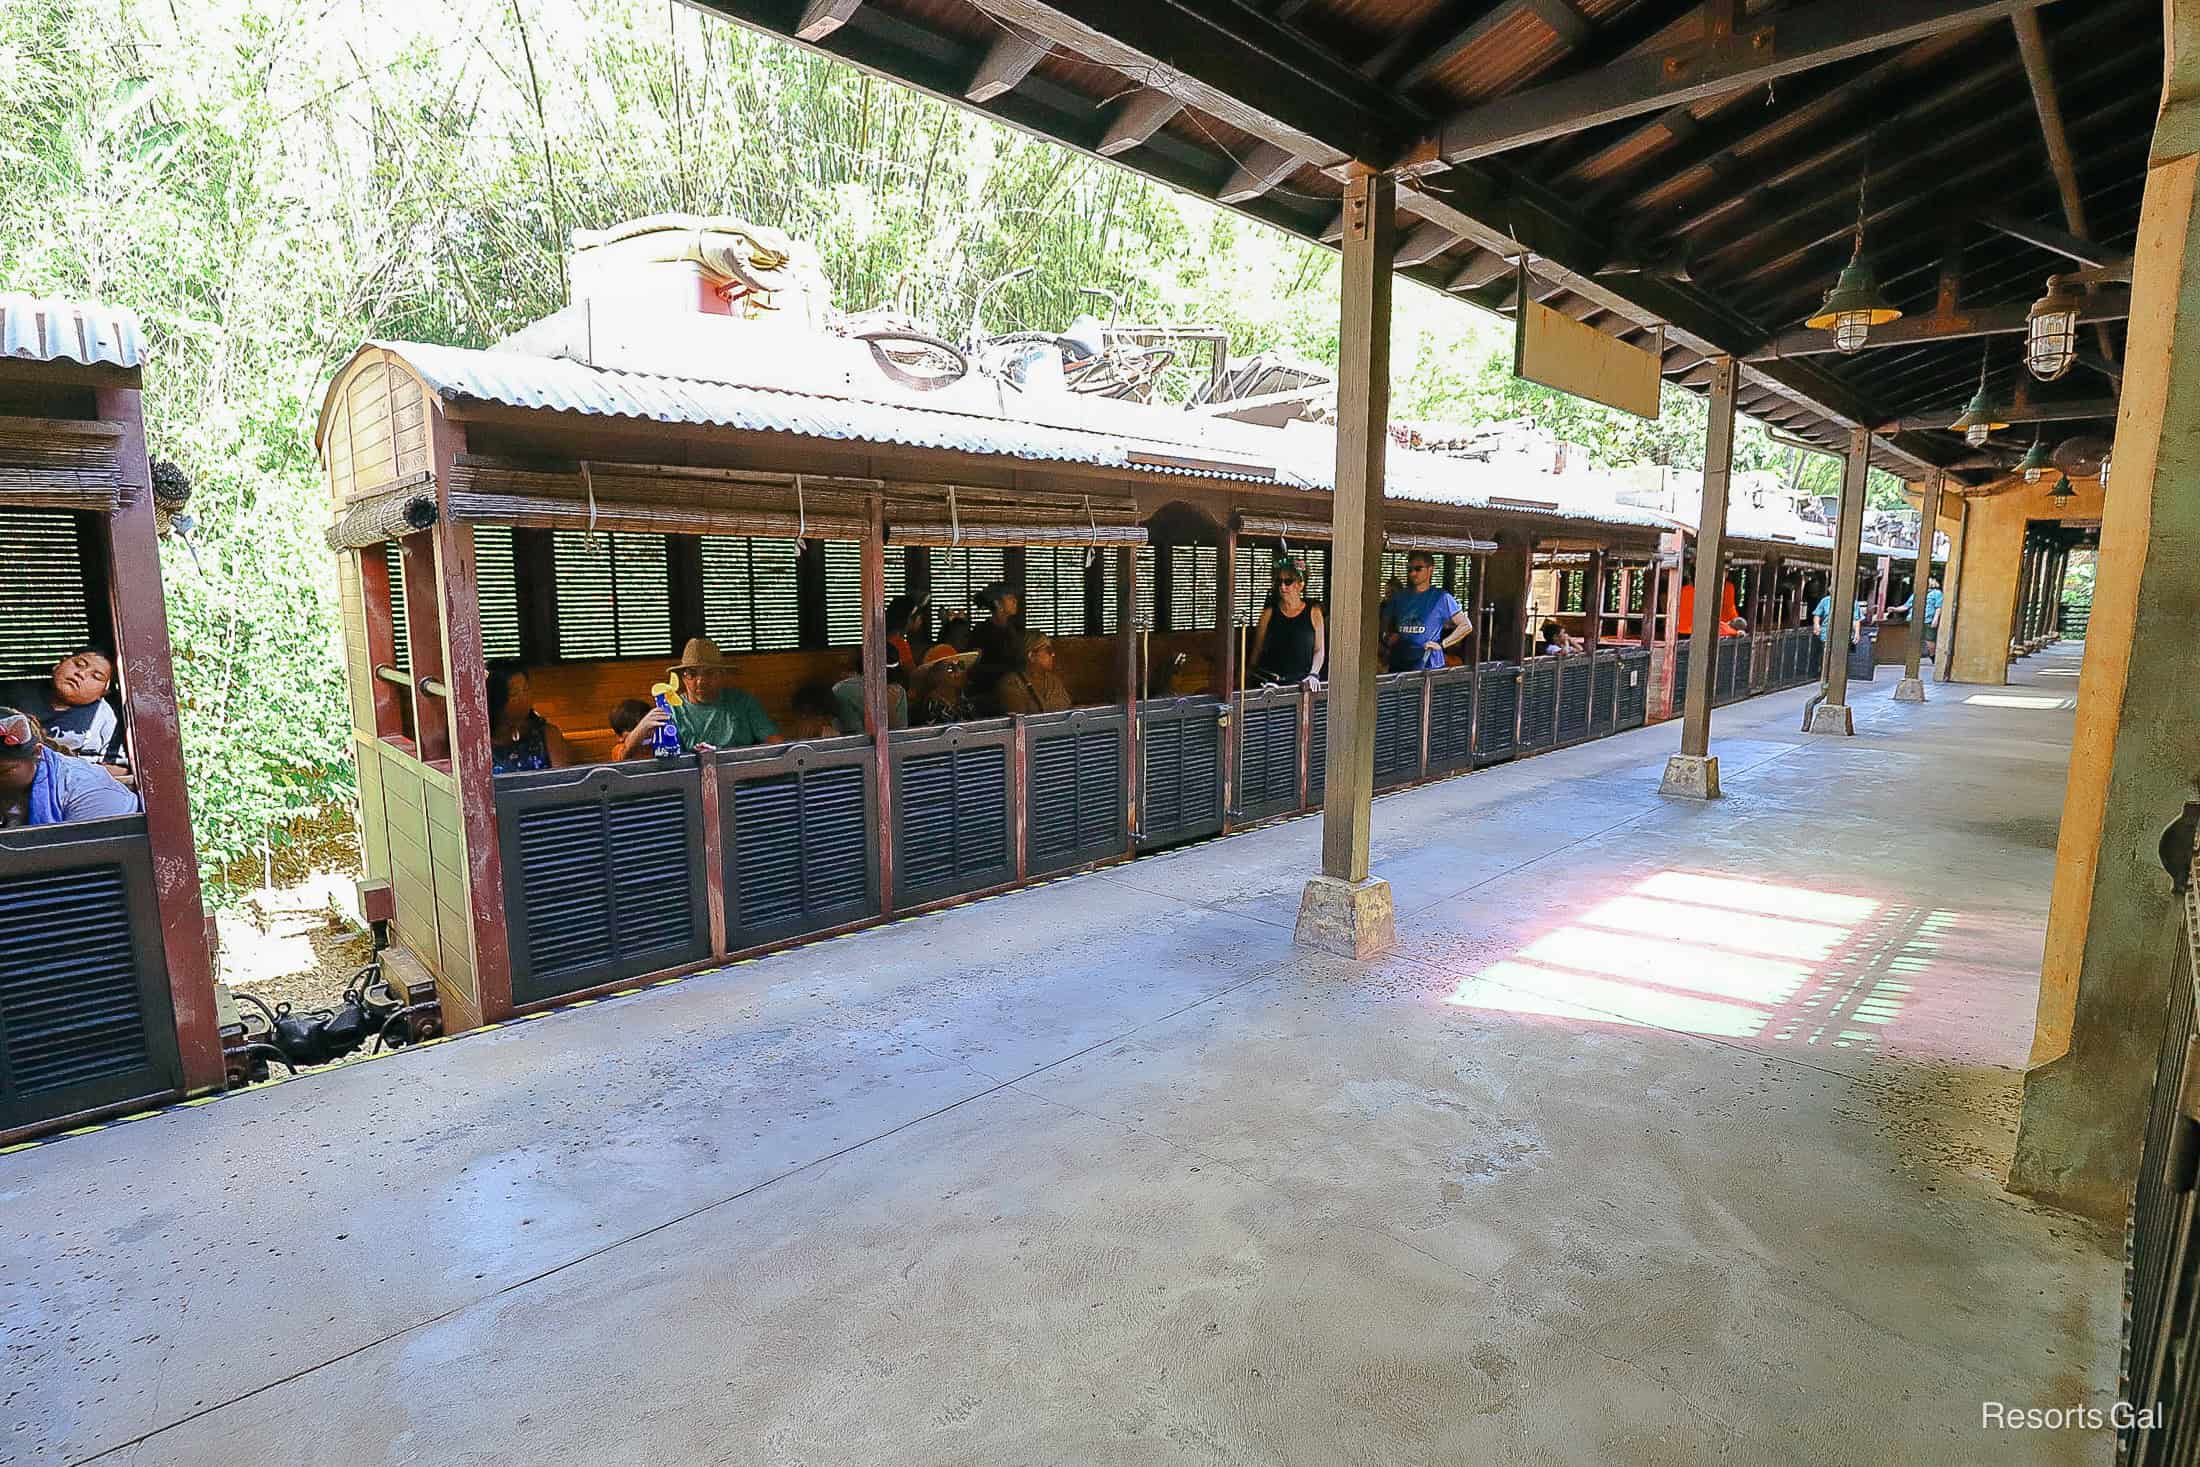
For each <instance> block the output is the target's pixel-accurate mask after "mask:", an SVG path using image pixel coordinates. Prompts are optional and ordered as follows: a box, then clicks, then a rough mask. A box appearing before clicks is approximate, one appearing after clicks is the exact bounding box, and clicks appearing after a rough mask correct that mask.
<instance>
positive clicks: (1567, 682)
mask: <svg viewBox="0 0 2200 1467" xmlns="http://www.w3.org/2000/svg"><path fill="white" fill-rule="evenodd" d="M1557 673H1558V728H1557V733H1556V738H1557V741H1558V742H1559V743H1562V744H1570V743H1572V742H1573V741H1574V740H1576V739H1582V738H1587V737H1588V735H1589V662H1588V659H1587V658H1582V657H1568V658H1565V659H1563V660H1561V661H1560V662H1559V663H1558V665H1557Z"/></svg>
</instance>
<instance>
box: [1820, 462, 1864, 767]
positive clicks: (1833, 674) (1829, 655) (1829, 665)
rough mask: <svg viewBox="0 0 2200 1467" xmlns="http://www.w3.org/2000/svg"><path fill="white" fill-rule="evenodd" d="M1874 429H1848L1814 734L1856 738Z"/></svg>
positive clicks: (1828, 590) (1827, 591) (1828, 589)
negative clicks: (1853, 691) (1854, 663)
mask: <svg viewBox="0 0 2200 1467" xmlns="http://www.w3.org/2000/svg"><path fill="white" fill-rule="evenodd" d="M1871 448H1872V435H1871V430H1870V429H1869V428H1852V429H1850V430H1849V452H1848V462H1847V464H1846V466H1845V470H1844V472H1843V473H1842V475H1841V525H1840V531H1839V533H1838V534H1837V535H1836V536H1835V538H1834V544H1833V584H1832V585H1831V586H1829V587H1828V588H1827V590H1826V595H1827V597H1828V598H1829V599H1830V600H1831V602H1832V604H1831V606H1829V607H1828V609H1827V610H1828V614H1827V617H1826V673H1825V678H1826V699H1825V701H1824V702H1823V703H1820V704H1819V705H1818V707H1817V708H1815V709H1814V710H1812V712H1811V715H1810V732H1812V733H1830V734H1853V733H1855V732H1856V719H1855V718H1854V717H1853V716H1852V715H1851V714H1850V713H1849V635H1850V633H1851V632H1852V631H1854V630H1855V624H1856V571H1857V567H1856V562H1857V557H1858V554H1859V552H1860V551H1861V549H1862V546H1863V539H1864V474H1865V471H1866V470H1867V469H1868V468H1869V467H1870V462H1871Z"/></svg>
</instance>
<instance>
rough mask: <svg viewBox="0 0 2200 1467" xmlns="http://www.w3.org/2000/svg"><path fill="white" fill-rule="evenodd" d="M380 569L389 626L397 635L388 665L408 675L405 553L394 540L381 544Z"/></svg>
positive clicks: (410, 665)
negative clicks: (396, 630) (385, 588)
mask: <svg viewBox="0 0 2200 1467" xmlns="http://www.w3.org/2000/svg"><path fill="white" fill-rule="evenodd" d="M382 569H383V574H384V576H385V579H384V581H383V585H384V586H386V587H387V588H388V591H387V596H386V598H385V599H386V601H387V604H388V608H389V618H390V625H391V626H393V627H395V628H397V629H398V633H397V635H396V636H395V637H394V638H392V642H391V647H390V657H389V664H390V666H392V667H394V668H396V669H397V670H398V671H399V672H403V673H410V672H411V671H412V645H411V642H410V639H408V638H407V637H406V636H405V635H404V630H403V629H404V626H405V552H404V551H403V550H402V549H401V548H400V547H399V546H398V543H397V542H396V541H395V540H388V541H384V542H383V545H382Z"/></svg>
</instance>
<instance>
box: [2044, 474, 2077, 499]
mask: <svg viewBox="0 0 2200 1467" xmlns="http://www.w3.org/2000/svg"><path fill="white" fill-rule="evenodd" d="M2077 497H2078V491H2077V490H2075V489H2073V488H2071V487H2070V476H2069V475H2068V474H2064V475H2063V476H2062V477H2061V478H2059V479H2057V480H2056V481H2055V487H2054V488H2052V489H2050V490H2048V491H2047V498H2048V500H2049V502H2051V503H2053V504H2055V505H2056V506H2058V507H2060V506H2062V505H2065V504H2068V503H2069V502H2070V501H2071V500H2073V499H2076V498H2077Z"/></svg>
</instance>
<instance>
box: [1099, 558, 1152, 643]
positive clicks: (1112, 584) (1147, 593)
mask: <svg viewBox="0 0 2200 1467" xmlns="http://www.w3.org/2000/svg"><path fill="white" fill-rule="evenodd" d="M1132 562H1133V564H1134V565H1135V567H1136V569H1137V574H1138V610H1137V622H1138V625H1139V626H1141V627H1145V628H1149V629H1151V628H1152V627H1153V625H1154V575H1155V567H1156V566H1158V565H1159V564H1160V558H1159V556H1158V555H1157V554H1156V553H1155V550H1154V547H1153V546H1151V545H1141V546H1139V547H1138V548H1137V550H1136V552H1135V553H1134V554H1133V556H1132ZM1120 576H1121V572H1120V571H1119V570H1118V569H1117V561H1116V557H1115V556H1113V555H1110V556H1108V557H1107V559H1105V560H1103V561H1102V562H1101V576H1100V632H1101V635H1103V636H1109V637H1112V636H1114V635H1115V634H1116V632H1117V631H1118V630H1119V627H1118V624H1117V621H1118V614H1117V603H1118V600H1119V599H1120V590H1119V586H1120Z"/></svg>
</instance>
